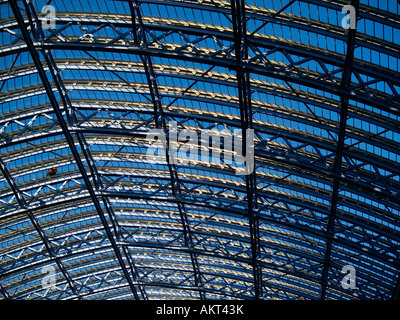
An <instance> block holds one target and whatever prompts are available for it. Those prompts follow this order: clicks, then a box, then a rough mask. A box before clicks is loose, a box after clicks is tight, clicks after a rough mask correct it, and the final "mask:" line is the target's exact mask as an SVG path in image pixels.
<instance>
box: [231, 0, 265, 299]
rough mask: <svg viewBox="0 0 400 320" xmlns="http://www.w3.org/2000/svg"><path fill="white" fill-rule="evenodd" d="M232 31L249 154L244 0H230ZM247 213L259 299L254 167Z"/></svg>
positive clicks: (250, 119)
mask: <svg viewBox="0 0 400 320" xmlns="http://www.w3.org/2000/svg"><path fill="white" fill-rule="evenodd" d="M231 11H232V24H233V34H234V38H235V58H236V77H237V84H238V94H239V106H240V119H241V126H242V139H243V154H246V148H248V147H249V146H248V145H247V141H246V133H247V129H253V113H252V107H251V100H252V98H251V88H250V74H249V71H248V70H246V68H245V67H244V66H243V61H246V60H247V59H248V44H247V23H246V3H245V0H231ZM245 179H246V193H247V217H248V219H249V227H250V240H251V254H252V257H251V259H252V267H253V277H254V291H255V298H256V299H260V298H261V297H262V295H263V290H262V269H261V266H260V264H259V258H260V234H259V222H258V218H257V215H256V212H257V179H256V173H255V170H254V167H252V168H251V170H250V172H247V174H246V177H245Z"/></svg>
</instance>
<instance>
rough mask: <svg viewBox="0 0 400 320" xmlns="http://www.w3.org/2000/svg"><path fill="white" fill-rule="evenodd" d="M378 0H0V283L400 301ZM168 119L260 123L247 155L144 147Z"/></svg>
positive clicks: (234, 125)
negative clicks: (353, 22)
mask: <svg viewBox="0 0 400 320" xmlns="http://www.w3.org/2000/svg"><path fill="white" fill-rule="evenodd" d="M390 2H392V1H388V2H387V3H388V4H387V6H385V4H383V5H382V3H383V2H382V3H381V4H380V7H374V6H372V5H369V1H368V0H365V1H314V0H304V1H303V0H302V1H300V0H292V1H283V0H274V1H262V0H252V1H250V0H249V1H244V0H232V1H222V0H218V1H217V0H210V1H201V2H198V1H195V0H176V1H158V0H140V1H134V0H132V1H124V0H118V1H106V2H104V3H102V4H100V3H99V2H96V1H91V2H90V3H89V2H88V1H80V2H79V3H76V2H75V3H73V2H70V1H55V2H54V3H53V2H51V3H50V4H51V5H53V6H54V7H55V9H56V20H55V21H56V27H55V29H52V28H50V29H47V28H45V27H44V25H43V23H45V20H43V17H42V16H41V9H42V8H41V6H42V5H44V3H43V4H41V3H40V1H35V2H31V1H27V2H22V1H9V2H4V1H3V2H0V6H1V7H2V17H1V21H0V26H1V29H0V32H1V36H2V45H1V46H0V61H1V70H0V88H1V89H0V101H1V106H2V109H1V116H0V148H1V156H0V167H1V172H2V177H1V178H0V191H1V192H0V226H1V228H0V229H1V231H0V232H1V233H0V293H1V295H2V297H3V298H4V299H164V298H173V299H220V298H221V299H398V298H399V287H400V280H399V279H400V277H399V266H400V264H399V255H400V254H399V252H400V251H399V242H400V221H399V219H400V218H399V214H400V200H399V193H400V166H399V165H398V162H399V159H400V151H399V150H400V145H399V137H400V126H399V116H400V97H399V89H400V81H399V51H400V47H399V44H398V43H396V35H397V36H398V34H399V32H400V25H399V23H398V15H399V4H398V3H397V2H395V1H393V3H390ZM345 5H353V7H355V9H356V12H357V29H356V30H352V29H350V30H345V29H344V28H342V26H341V21H342V18H343V17H344V14H341V9H342V7H343V6H345ZM389 10H391V12H390V11H389ZM380 26H384V28H385V33H382V32H380V31H379V30H380ZM382 28H383V27H382ZM371 30H372V31H371ZM172 122H175V123H177V126H178V128H179V130H180V131H183V130H193V131H194V132H196V134H198V135H200V134H201V132H202V130H211V129H213V130H220V131H221V130H225V132H233V131H234V130H235V129H236V130H237V129H239V130H242V134H243V135H245V130H246V129H248V128H251V129H254V133H255V135H254V137H255V140H254V164H255V168H254V171H252V173H251V174H249V175H244V176H240V175H236V174H235V171H234V169H233V168H232V167H231V166H230V165H229V164H226V163H224V162H221V163H215V162H211V163H210V162H207V161H197V162H196V163H186V164H185V163H179V162H178V163H170V162H169V157H168V155H169V152H170V151H169V149H168V148H167V152H166V158H165V161H164V162H163V163H154V162H152V161H149V160H148V158H147V157H146V150H147V148H148V147H149V144H150V143H151V142H150V141H149V139H148V133H149V132H151V131H152V130H153V129H159V130H161V131H163V132H164V133H165V134H166V136H167V137H169V135H168V134H169V131H168V130H169V125H171V123H172ZM226 130H229V131H226ZM167 146H168V147H169V145H168V144H167ZM199 146H200V145H199ZM213 147H214V146H213ZM208 151H209V152H210V151H211V146H210V148H209V150H208ZM53 167H57V168H58V172H57V174H55V175H52V176H48V175H47V172H48V171H49V170H50V169H51V168H53ZM346 265H351V266H353V267H354V268H355V270H356V287H357V288H356V289H351V288H350V289H348V288H346V287H345V286H342V279H343V277H344V276H345V274H343V273H342V268H343V267H344V266H346ZM46 268H47V269H46ZM48 268H53V270H54V272H55V273H54V277H55V278H54V280H55V285H53V286H47V285H46V283H43V282H42V281H43V279H44V278H46V275H47V274H46V270H48ZM21 279H23V280H21ZM46 279H48V278H46Z"/></svg>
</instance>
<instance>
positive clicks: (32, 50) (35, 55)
mask: <svg viewBox="0 0 400 320" xmlns="http://www.w3.org/2000/svg"><path fill="white" fill-rule="evenodd" d="M9 4H10V6H11V9H12V11H13V13H14V16H15V18H16V20H17V21H18V25H19V28H20V30H21V33H22V36H23V38H24V40H25V43H26V45H27V47H28V49H29V52H30V54H31V57H32V59H33V62H34V63H35V66H36V68H37V70H38V74H39V76H40V79H41V81H42V84H43V86H44V88H45V90H46V93H47V96H48V98H49V100H50V103H51V105H52V107H53V109H54V113H55V114H56V116H57V120H58V122H59V124H60V126H61V128H62V130H63V133H64V135H65V139H66V140H67V142H68V145H69V147H70V150H71V152H72V154H73V156H74V159H75V161H76V164H77V166H78V168H79V171H80V173H81V176H82V179H83V181H84V183H85V185H86V188H87V190H88V192H89V194H90V197H91V200H92V202H93V204H94V206H95V207H96V210H97V212H98V215H99V217H100V220H101V222H102V224H103V226H104V229H105V231H106V233H107V236H108V239H109V241H110V244H111V246H112V248H113V250H114V252H115V255H116V257H117V259H118V262H119V264H120V265H121V268H122V270H123V273H124V275H125V277H126V280H127V281H128V283H129V286H130V288H131V290H132V293H133V295H134V297H135V298H136V299H139V296H138V294H137V292H136V288H135V287H134V285H133V282H132V279H131V278H130V275H129V272H128V270H127V268H126V266H125V264H124V261H123V259H122V255H121V253H120V251H119V249H118V247H117V245H116V241H115V239H114V237H113V234H112V232H111V230H110V227H109V226H108V222H107V219H106V217H105V215H104V213H103V210H102V208H101V205H100V203H99V201H98V199H97V197H96V194H95V192H94V190H93V187H92V185H91V183H90V180H89V177H88V175H87V173H86V169H85V167H84V165H83V163H82V160H81V158H80V155H79V153H78V150H77V148H76V146H75V142H74V139H73V137H72V135H71V133H70V131H69V128H68V125H67V123H66V121H65V119H64V117H63V114H62V111H61V109H60V107H59V105H58V102H57V99H56V97H55V95H54V92H53V89H52V87H51V84H50V81H49V79H48V78H47V75H46V72H45V70H44V68H43V65H42V62H41V60H40V57H39V53H38V51H37V50H36V49H37V48H36V47H35V45H34V44H33V41H32V39H31V37H30V35H29V33H28V30H27V28H26V26H25V22H24V19H23V17H22V15H21V12H20V8H19V7H18V4H17V2H16V1H13V0H9ZM24 5H25V10H26V13H27V14H28V15H29V14H30V8H29V7H28V5H27V4H26V2H24ZM41 52H42V54H43V56H44V58H45V60H46V63H47V65H48V66H50V65H51V63H50V61H49V58H48V54H49V52H48V51H46V50H41ZM52 76H53V78H55V74H54V71H53V74H52ZM59 89H60V88H59ZM60 94H62V92H60Z"/></svg>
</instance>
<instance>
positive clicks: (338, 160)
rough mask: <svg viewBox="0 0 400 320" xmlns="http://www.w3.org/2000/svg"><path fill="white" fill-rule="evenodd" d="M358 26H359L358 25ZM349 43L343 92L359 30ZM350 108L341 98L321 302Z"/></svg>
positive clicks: (354, 0) (352, 31) (354, 1)
mask: <svg viewBox="0 0 400 320" xmlns="http://www.w3.org/2000/svg"><path fill="white" fill-rule="evenodd" d="M351 4H352V6H353V7H354V8H355V10H356V13H358V10H359V0H352V2H351ZM356 26H357V25H356ZM348 32H349V34H348V41H347V54H346V60H345V63H344V72H343V75H342V81H341V84H340V87H341V88H342V89H343V90H348V88H349V86H350V84H351V77H352V73H353V59H354V50H355V38H356V34H357V29H349V30H348ZM348 106H349V98H347V97H343V96H342V97H341V107H340V125H339V138H338V142H337V151H336V155H335V159H334V163H333V168H332V171H333V172H335V173H336V175H335V178H334V179H333V188H332V200H331V209H330V213H329V217H328V224H327V230H326V232H327V235H328V236H327V242H326V250H325V262H324V266H323V269H322V277H321V300H325V298H326V290H327V286H328V282H327V281H328V273H329V268H330V266H331V252H332V244H333V236H334V229H335V220H336V210H337V205H338V200H339V190H340V183H341V180H342V179H341V178H340V173H341V170H342V160H343V152H344V148H345V137H346V126H347V110H348Z"/></svg>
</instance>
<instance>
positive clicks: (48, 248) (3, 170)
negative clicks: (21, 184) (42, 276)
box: [0, 159, 82, 300]
mask: <svg viewBox="0 0 400 320" xmlns="http://www.w3.org/2000/svg"><path fill="white" fill-rule="evenodd" d="M0 171H1V173H2V174H3V176H4V177H5V178H6V180H7V183H8V184H9V186H10V188H11V189H12V191H13V194H14V196H15V198H16V199H17V201H18V204H19V206H20V208H21V209H26V213H27V215H28V217H29V220H30V222H31V223H32V225H33V226H34V228H35V230H36V232H37V233H38V235H39V237H40V239H41V240H42V242H43V244H44V246H45V248H46V251H47V252H48V254H49V256H50V257H51V258H52V259H53V260H54V261H55V262H56V264H57V267H58V268H59V269H60V271H61V273H62V274H63V276H64V278H65V280H66V281H67V284H68V286H69V287H70V289H71V291H72V293H73V295H74V296H75V297H77V298H78V299H79V300H81V299H82V298H81V296H80V294H79V293H78V290H77V288H76V285H75V283H74V281H73V280H72V278H71V276H70V275H69V273H68V271H67V270H66V269H65V267H64V265H63V263H62V262H61V260H60V258H59V257H58V256H57V255H56V254H55V253H54V249H53V248H52V245H51V242H50V240H49V239H48V238H47V236H46V233H45V232H44V231H43V229H42V228H41V226H40V224H39V222H38V221H37V219H36V217H35V216H34V214H33V213H32V211H31V210H30V209H29V208H28V207H27V205H26V202H25V199H24V196H23V194H22V192H21V191H20V190H19V188H18V186H17V184H16V183H15V181H14V179H13V178H12V177H11V175H10V172H9V171H8V169H7V167H6V165H5V164H4V162H3V160H2V159H0Z"/></svg>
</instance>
